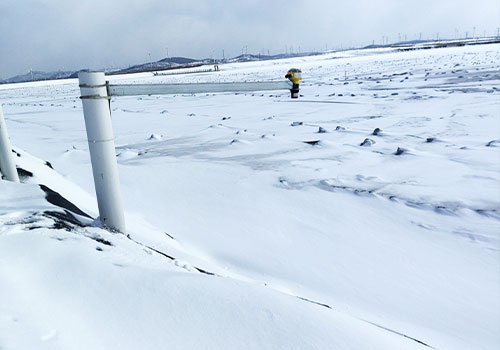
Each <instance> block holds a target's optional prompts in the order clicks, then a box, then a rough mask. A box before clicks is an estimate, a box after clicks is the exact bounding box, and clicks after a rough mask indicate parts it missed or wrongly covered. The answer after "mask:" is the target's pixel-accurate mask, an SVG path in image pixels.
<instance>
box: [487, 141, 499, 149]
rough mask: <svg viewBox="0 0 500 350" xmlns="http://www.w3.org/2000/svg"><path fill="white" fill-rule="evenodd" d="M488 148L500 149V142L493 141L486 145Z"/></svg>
mask: <svg viewBox="0 0 500 350" xmlns="http://www.w3.org/2000/svg"><path fill="white" fill-rule="evenodd" d="M486 147H500V140H491V141H490V142H488V143H487V144H486Z"/></svg>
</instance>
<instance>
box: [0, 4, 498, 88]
mask: <svg viewBox="0 0 500 350" xmlns="http://www.w3.org/2000/svg"><path fill="white" fill-rule="evenodd" d="M499 22H500V1H499V0H474V1H465V0H348V1H336V0H329V1H328V0H287V1H284V0H274V1H273V0H210V1H209V0H78V1H75V0H0V79H1V78H7V77H11V76H13V75H16V74H21V73H26V72H28V71H29V70H30V68H32V69H33V70H45V71H49V70H77V69H82V68H90V69H99V68H104V67H107V68H111V67H128V66H129V65H133V64H137V63H142V62H148V61H149V55H151V58H152V59H153V60H159V59H161V58H164V57H166V56H167V51H168V55H169V56H185V57H193V58H205V57H211V56H215V57H217V58H219V57H222V50H224V52H225V56H226V57H234V56H237V55H239V54H241V53H242V49H243V48H244V47H246V48H247V50H248V53H259V52H261V53H266V54H267V52H268V50H269V52H270V53H271V54H274V53H279V52H285V50H290V48H292V50H293V51H294V52H295V51H298V50H299V47H300V50H301V51H309V50H314V49H316V50H320V49H325V48H326V47H328V48H329V49H330V48H340V47H341V45H342V47H347V46H362V45H368V44H371V43H372V41H375V43H381V42H382V40H383V39H382V38H383V37H388V40H389V41H390V42H392V41H397V40H398V38H399V37H400V38H401V39H404V38H405V36H406V38H407V39H408V40H410V39H416V38H418V37H419V35H420V33H422V34H421V35H422V38H423V39H428V38H433V37H436V35H437V33H439V37H440V38H454V37H455V36H456V35H459V36H460V37H463V36H464V35H465V33H466V32H468V35H469V36H472V35H473V34H475V35H476V36H477V35H480V36H482V35H484V34H487V35H489V36H491V35H497V30H498V29H497V28H498V27H500V23H499Z"/></svg>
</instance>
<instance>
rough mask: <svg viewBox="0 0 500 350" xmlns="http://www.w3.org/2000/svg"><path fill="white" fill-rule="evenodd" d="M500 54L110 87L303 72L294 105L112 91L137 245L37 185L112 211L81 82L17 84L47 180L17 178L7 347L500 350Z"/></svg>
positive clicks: (22, 151) (17, 107)
mask: <svg viewBox="0 0 500 350" xmlns="http://www.w3.org/2000/svg"><path fill="white" fill-rule="evenodd" d="M499 58H500V45H498V44H490V45H476V46H464V47H454V48H440V49H432V50H418V51H407V52H397V51H395V50H390V49H372V50H355V51H346V52H343V53H329V54H325V55H320V56H313V57H301V58H294V59H284V60H276V61H266V62H248V63H232V64H226V65H221V66H220V71H219V72H211V73H202V74H186V75H181V74H179V75H171V76H153V75H152V74H149V73H141V74H133V75H127V76H111V77H110V80H111V82H120V83H127V82H135V83H161V82H169V83H189V82H209V81H221V82H222V81H258V80H279V79H282V78H283V76H284V74H285V73H286V71H287V70H288V69H290V68H292V67H296V68H300V69H301V70H302V72H303V73H302V76H303V79H304V80H303V82H302V83H301V92H300V93H301V95H302V96H301V97H300V98H299V99H298V100H291V99H290V97H289V92H287V91H265V92H255V93H236V94H235V93H223V94H198V95H167V96H137V97H119V98H113V100H112V102H111V110H112V118H113V127H114V132H115V137H116V140H115V142H116V148H117V159H118V165H119V172H120V180H121V189H122V195H123V198H124V207H125V211H126V213H125V216H126V221H127V227H128V230H127V234H128V235H129V236H128V237H127V236H125V235H121V234H116V233H110V232H107V231H105V230H103V229H102V228H100V227H99V226H98V221H93V220H92V219H88V218H85V217H84V216H80V215H75V216H76V217H77V218H78V219H79V220H81V221H82V222H83V223H84V224H85V225H86V226H83V227H80V226H78V225H77V226H74V225H73V226H71V228H67V227H66V229H65V227H64V226H61V223H60V221H61V220H60V219H58V216H57V215H56V216H54V214H53V212H59V213H64V210H63V209H61V208H59V207H57V206H55V205H53V204H50V203H49V202H48V201H47V200H46V199H45V194H44V192H43V191H42V189H41V188H40V186H39V185H40V184H42V185H45V186H47V187H48V188H50V189H52V190H53V191H55V192H57V193H59V194H61V195H62V196H63V197H64V198H66V199H68V200H69V201H70V202H72V203H73V204H74V205H76V206H77V207H78V208H80V209H81V210H82V211H83V212H85V213H86V214H89V215H90V216H91V217H92V218H97V217H98V211H97V205H96V200H95V193H94V188H93V180H92V171H91V166H90V157H89V154H88V148H87V141H86V134H85V124H84V121H83V113H82V107H81V102H80V100H79V99H78V96H79V91H78V82H77V81H76V80H65V81H57V82H37V83H23V84H15V85H4V86H0V101H1V103H2V105H3V110H4V115H5V118H6V123H7V127H8V131H9V135H10V138H11V143H12V145H13V147H14V149H15V150H16V152H18V154H19V156H16V162H17V166H18V167H20V168H23V169H25V170H27V171H29V172H31V173H33V176H32V177H24V179H23V183H22V184H13V183H9V182H6V181H0V242H1V244H0V261H1V263H0V283H1V286H0V300H1V301H0V348H2V349H33V348H37V349H58V348H61V349H67V348H72V349H80V348H81V349H88V348H95V349H108V348H123V349H137V348H150V349H159V348H165V347H167V346H168V347H171V348H182V349H198V348H204V349H219V348H247V349H263V348H269V349H277V348H278V349H279V348H283V349H326V348H339V349H368V348H372V349H412V348H415V349H424V348H428V347H432V348H435V349H496V348H498V346H499V345H500V311H499V310H500V255H499V251H500V250H499V249H500V205H499V202H500V153H499V148H498V146H497V144H498V142H499V140H500V124H499V120H500V119H499V117H500V99H499V98H498V96H499V94H500V90H499V89H500V73H499V67H500V64H499V62H500V60H499ZM377 128H378V129H379V131H378V132H374V131H375V130H376V129H377ZM320 129H321V130H322V132H319V131H320ZM367 139H368V140H370V141H369V142H365V140H367ZM362 143H364V145H361V144H362ZM398 149H399V150H400V152H398ZM398 153H400V154H398ZM45 161H48V162H50V164H51V165H52V167H53V169H51V168H50V167H48V166H47V165H46V164H45ZM51 213H52V214H51Z"/></svg>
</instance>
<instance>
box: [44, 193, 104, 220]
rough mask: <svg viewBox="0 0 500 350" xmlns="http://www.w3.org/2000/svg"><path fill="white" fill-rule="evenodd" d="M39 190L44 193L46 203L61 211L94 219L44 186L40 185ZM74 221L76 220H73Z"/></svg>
mask: <svg viewBox="0 0 500 350" xmlns="http://www.w3.org/2000/svg"><path fill="white" fill-rule="evenodd" d="M39 186H40V188H41V189H42V191H43V192H45V199H46V200H47V202H49V203H51V204H54V205H55V206H58V207H61V208H63V209H67V210H69V211H71V212H73V213H75V214H77V215H81V216H85V217H87V218H89V219H92V220H93V219H94V218H93V217H91V216H90V215H89V214H87V213H85V212H84V211H82V210H81V209H80V208H78V207H77V206H76V205H74V204H73V203H71V202H70V201H68V200H67V199H66V198H64V197H63V196H61V195H60V194H59V193H58V192H56V191H54V190H52V189H50V188H48V187H47V186H45V185H42V184H40V185H39ZM75 220H76V219H75Z"/></svg>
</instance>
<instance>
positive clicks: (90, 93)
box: [78, 72, 125, 233]
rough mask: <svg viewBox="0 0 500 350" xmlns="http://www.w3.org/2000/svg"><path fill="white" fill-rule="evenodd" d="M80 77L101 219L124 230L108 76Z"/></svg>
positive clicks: (87, 74) (83, 74)
mask: <svg viewBox="0 0 500 350" xmlns="http://www.w3.org/2000/svg"><path fill="white" fill-rule="evenodd" d="M78 79H79V82H80V91H81V95H82V96H81V99H82V104H83V115H84V117H85V127H86V129H87V139H88V143H89V151H90V160H91V162H92V172H93V175H94V184H95V191H96V196H97V205H98V206H99V215H100V219H101V222H102V223H103V224H104V226H106V227H107V228H109V229H111V230H115V231H119V232H122V233H125V217H124V213H123V206H122V200H121V195H120V184H119V178H118V164H117V162H116V154H115V143H114V137H113V129H112V125H111V115H110V111H109V105H108V101H109V96H108V93H107V89H106V78H105V76H104V73H103V72H80V73H79V74H78Z"/></svg>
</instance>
